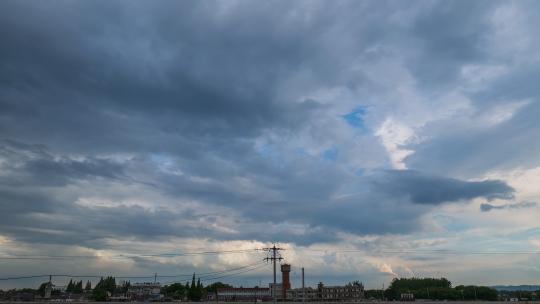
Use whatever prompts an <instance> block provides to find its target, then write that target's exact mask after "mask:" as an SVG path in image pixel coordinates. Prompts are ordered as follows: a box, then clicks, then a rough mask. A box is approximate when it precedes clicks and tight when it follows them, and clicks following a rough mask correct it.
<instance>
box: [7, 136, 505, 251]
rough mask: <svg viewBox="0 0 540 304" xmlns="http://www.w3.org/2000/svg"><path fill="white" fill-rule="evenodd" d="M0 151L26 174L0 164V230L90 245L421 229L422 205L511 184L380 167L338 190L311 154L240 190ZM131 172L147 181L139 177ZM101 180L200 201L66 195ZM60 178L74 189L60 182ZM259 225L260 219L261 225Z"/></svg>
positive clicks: (129, 166)
mask: <svg viewBox="0 0 540 304" xmlns="http://www.w3.org/2000/svg"><path fill="white" fill-rule="evenodd" d="M2 151H10V152H11V154H10V153H5V152H4V153H3V154H2V156H3V160H5V159H9V163H11V164H17V165H16V166H17V168H23V170H21V171H23V172H25V175H24V177H25V179H24V180H25V181H26V182H25V183H24V184H22V186H24V187H17V188H15V187H12V186H11V185H12V184H10V183H9V182H7V181H9V180H13V179H14V177H17V178H19V179H20V178H21V175H20V173H18V172H17V171H16V170H14V169H13V168H11V169H9V170H5V171H3V176H2V180H3V181H4V182H3V183H2V187H1V188H0V190H1V191H0V198H1V201H0V206H1V209H2V210H0V211H1V212H0V213H1V217H2V221H1V222H2V224H1V225H0V227H1V229H2V230H1V231H2V232H3V233H4V234H6V235H9V236H11V237H13V238H15V239H17V240H19V241H25V242H40V243H53V244H55V243H59V244H78V245H85V246H88V247H97V248H100V246H106V244H103V243H102V242H100V240H101V239H103V238H115V237H116V238H124V237H134V238H137V239H146V238H148V237H156V238H166V237H204V238H212V239H218V240H235V239H257V240H261V241H283V242H294V243H297V244H300V245H309V244H312V243H317V242H333V241H337V240H339V233H340V232H346V233H352V234H386V233H394V234H404V233H409V232H412V231H415V230H418V229H421V225H420V222H419V220H418V219H419V217H420V216H422V215H423V214H425V213H426V212H428V211H429V210H430V209H431V208H432V205H437V204H440V203H443V202H455V201H461V200H466V199H471V198H476V197H485V198H488V199H490V198H494V197H498V198H506V197H510V196H511V195H512V192H513V190H512V188H510V187H509V186H507V185H505V184H504V183H502V182H499V181H484V182H466V181H459V180H455V179H450V178H442V177H437V176H430V175H425V174H422V173H420V172H414V171H382V172H379V173H377V174H373V175H368V176H365V177H356V178H353V179H352V180H353V181H354V183H353V184H351V185H348V186H347V188H348V189H350V190H352V191H355V192H354V193H351V194H347V193H344V194H343V193H340V192H341V190H340V189H341V187H342V186H343V183H350V181H351V176H349V177H348V178H345V176H346V175H344V174H343V172H340V171H339V170H336V169H335V168H334V167H329V166H321V165H317V164H316V163H314V162H310V163H304V164H302V163H294V164H291V165H288V166H286V167H284V168H282V169H276V168H274V169H273V170H271V168H270V167H268V171H267V172H266V173H265V174H264V175H254V176H253V177H252V178H253V181H254V184H255V185H257V186H258V187H259V188H256V189H253V191H251V192H242V191H238V186H239V185H237V184H236V183H234V182H233V181H227V180H221V178H222V177H221V174H223V173H220V174H216V177H214V178H210V177H207V178H204V179H201V180H197V179H193V178H192V177H193V176H194V175H193V174H195V173H196V172H198V171H194V172H191V173H190V172H189V171H188V172H185V173H184V174H183V175H177V174H173V173H171V172H167V171H162V170H160V169H156V167H154V166H151V164H152V163H151V162H150V163H149V160H147V159H130V160H129V161H125V162H123V163H121V164H120V163H115V164H114V165H111V166H110V167H111V168H116V169H115V170H113V171H111V168H109V167H107V166H103V167H101V166H93V165H90V166H87V165H86V163H87V162H79V163H77V162H74V161H73V160H66V157H65V156H64V157H60V159H63V161H62V163H60V164H59V163H58V162H54V161H51V160H50V154H49V153H48V151H47V149H46V148H44V147H36V146H31V145H24V144H21V143H12V142H10V143H6V142H4V146H3V149H2ZM6 155H8V156H9V158H6ZM94 162H95V161H94ZM252 162H255V161H252ZM36 163H37V164H40V163H47V166H45V168H46V169H45V170H41V168H42V167H41V166H34V165H33V164H36ZM65 163H68V164H71V163H77V165H74V166H73V167H74V168H76V169H77V170H74V169H73V168H72V166H67V168H69V170H68V169H66V165H65ZM81 163H82V164H81ZM251 166H255V164H251ZM5 168H6V167H5ZM7 168H10V167H7ZM29 168H34V169H33V170H30V169H29ZM35 168H39V169H40V170H38V169H35ZM50 168H53V170H50ZM81 168H82V169H81ZM89 168H90V169H89ZM235 168H236V169H237V170H238V167H235ZM248 168H249V167H248ZM260 168H264V166H263V165H261V167H259V169H260ZM187 169H189V167H187ZM244 170H247V169H246V168H244ZM286 172H302V173H297V174H285V173H286ZM60 173H61V174H60ZM188 173H190V174H188ZM30 174H31V175H30ZM58 174H59V176H65V178H64V179H62V182H51V181H57V180H58V179H59V178H60V177H59V176H57V175H58ZM96 177H99V178H100V179H102V182H101V184H95V183H94V184H92V183H90V184H88V182H89V181H93V180H95V178H96ZM223 177H226V175H223ZM330 177H331V178H330ZM229 178H230V179H234V178H235V177H234V176H232V175H229ZM141 179H144V180H146V181H148V183H141V182H139V180H141ZM42 181H43V182H42ZM111 182H115V183H120V184H124V185H136V186H137V187H139V188H142V189H145V191H147V192H156V191H157V192H161V193H164V194H166V195H167V196H170V198H171V199H174V200H178V201H193V200H195V201H198V202H201V203H202V204H203V205H202V206H200V207H196V208H195V207H191V208H188V209H185V208H183V209H182V210H175V208H174V206H171V207H170V208H163V207H156V208H148V207H142V206H139V205H137V204H129V205H126V204H124V203H122V204H116V205H113V206H101V205H94V206H92V205H84V204H82V205H81V204H79V203H75V202H76V201H77V200H78V199H79V198H80V197H81V196H83V197H84V196H85V195H86V196H95V195H99V193H100V191H101V190H100V189H101V188H100V187H103V185H106V184H107V183H111ZM19 185H21V184H19ZM68 185H69V186H70V187H69V188H71V189H75V190H72V191H69V192H66V191H64V187H65V186H68ZM100 185H101V186H100ZM93 188H95V189H93ZM259 189H260V190H262V189H279V193H278V194H277V196H276V194H271V193H270V194H269V193H265V192H264V190H263V191H262V192H259ZM358 191H360V192H358ZM125 195H129V193H127V194H125ZM127 197H129V196H127ZM129 199H136V198H129ZM122 201H125V199H124V200H122ZM214 208H221V209H218V210H215V209H214ZM212 210H215V211H212ZM220 210H221V211H220ZM238 215H240V217H238ZM221 219H225V222H223V223H225V224H224V225H226V226H227V227H228V228H229V230H220V229H216V228H215V227H213V226H211V225H209V223H221V222H220V220H221ZM227 219H231V220H232V221H227ZM261 225H264V226H266V228H265V229H263V230H261Z"/></svg>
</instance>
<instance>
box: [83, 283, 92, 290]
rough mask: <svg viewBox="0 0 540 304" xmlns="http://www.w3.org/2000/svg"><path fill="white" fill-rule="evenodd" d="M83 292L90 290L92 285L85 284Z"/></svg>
mask: <svg viewBox="0 0 540 304" xmlns="http://www.w3.org/2000/svg"><path fill="white" fill-rule="evenodd" d="M84 290H86V291H90V290H92V283H90V281H87V282H86V286H85V287H84Z"/></svg>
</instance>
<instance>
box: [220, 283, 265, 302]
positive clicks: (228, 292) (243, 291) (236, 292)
mask: <svg viewBox="0 0 540 304" xmlns="http://www.w3.org/2000/svg"><path fill="white" fill-rule="evenodd" d="M217 297H218V301H239V302H242V301H251V302H255V301H269V300H272V295H271V293H270V288H261V287H253V288H243V287H240V288H220V289H218V290H217Z"/></svg>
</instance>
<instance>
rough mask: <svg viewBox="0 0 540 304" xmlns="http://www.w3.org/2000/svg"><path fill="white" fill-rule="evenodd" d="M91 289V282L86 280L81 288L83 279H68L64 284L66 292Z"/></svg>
mask: <svg viewBox="0 0 540 304" xmlns="http://www.w3.org/2000/svg"><path fill="white" fill-rule="evenodd" d="M91 290H92V283H90V281H86V285H85V287H84V289H83V281H82V280H80V281H78V282H77V281H73V280H69V283H68V285H67V286H66V292H69V293H83V292H84V291H87V292H88V291H91Z"/></svg>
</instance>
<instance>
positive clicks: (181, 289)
mask: <svg viewBox="0 0 540 304" xmlns="http://www.w3.org/2000/svg"><path fill="white" fill-rule="evenodd" d="M230 287H232V286H231V285H228V284H224V283H221V282H216V283H213V284H210V285H208V286H206V287H204V285H203V284H202V283H201V279H200V278H199V279H197V280H195V274H194V275H193V277H192V278H191V284H190V283H189V282H186V283H185V284H182V283H174V284H171V285H167V286H165V287H164V288H163V289H162V291H163V293H164V294H165V296H166V297H169V298H172V299H175V300H184V299H187V300H189V301H200V300H201V299H203V298H205V297H206V295H208V294H212V293H215V292H216V291H217V289H218V288H230Z"/></svg>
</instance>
